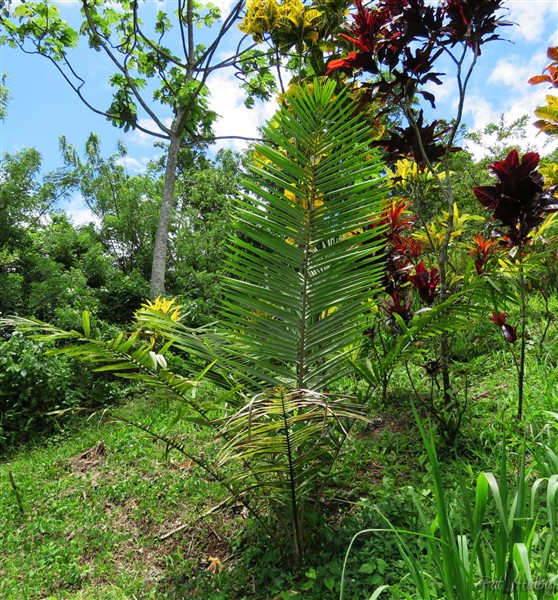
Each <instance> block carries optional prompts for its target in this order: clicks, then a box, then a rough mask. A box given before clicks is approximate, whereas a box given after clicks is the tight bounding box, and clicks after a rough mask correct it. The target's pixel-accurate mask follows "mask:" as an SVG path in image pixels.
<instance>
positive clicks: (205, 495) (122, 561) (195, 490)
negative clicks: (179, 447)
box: [0, 400, 236, 600]
mask: <svg viewBox="0 0 558 600" xmlns="http://www.w3.org/2000/svg"><path fill="white" fill-rule="evenodd" d="M119 412H121V413H124V414H125V416H126V417H127V418H130V419H132V420H144V421H145V420H146V418H147V416H149V422H150V423H152V424H153V425H156V426H158V427H163V426H167V427H168V426H169V422H168V421H169V417H170V411H169V410H168V409H167V408H166V405H165V403H159V404H155V403H153V404H152V403H149V402H145V401H143V400H140V401H138V402H137V403H134V404H131V405H130V406H128V407H127V408H125V409H122V410H121V411H119ZM95 419H97V417H93V418H92V419H91V420H90V421H89V423H88V424H87V425H86V426H84V427H82V428H81V429H80V430H78V431H76V432H75V433H74V435H73V437H72V439H71V440H70V441H67V442H63V443H56V442H54V443H50V444H46V445H45V446H43V447H40V448H36V449H34V450H31V451H22V452H20V453H19V454H17V455H16V456H14V457H13V459H12V460H10V461H9V462H5V463H3V464H1V465H0V480H1V481H2V485H1V487H0V532H1V533H2V536H1V541H0V597H2V598H6V599H12V598H13V599H14V600H20V599H22V598H45V597H51V596H52V597H56V598H88V597H95V598H104V597H106V598H121V597H122V598H134V597H137V598H149V597H151V596H150V594H152V593H155V590H160V589H162V588H164V580H165V578H166V577H167V574H168V557H169V556H171V555H172V554H173V553H176V552H177V551H178V550H181V551H182V553H183V554H188V555H189V556H190V557H191V558H192V560H193V561H194V562H196V563H199V565H200V566H201V568H203V567H204V564H203V563H204V561H205V560H206V558H207V556H209V555H215V556H218V557H219V558H220V559H221V560H224V559H225V556H224V553H226V552H227V549H228V542H227V539H228V534H229V533H230V530H231V529H232V530H234V529H235V527H236V525H235V522H234V518H232V517H231V516H230V515H227V516H226V519H225V518H221V517H220V516H218V517H216V518H213V519H212V522H211V527H210V528H208V527H207V524H206V523H205V522H204V521H203V520H201V521H197V519H198V517H199V516H200V515H202V514H203V513H204V512H205V511H207V510H209V509H211V507H212V506H214V505H216V504H218V503H219V502H220V501H221V500H222V499H223V497H224V496H223V490H222V489H221V488H220V486H218V485H217V484H215V483H213V482H210V481H208V480H207V479H206V478H205V476H204V474H203V473H202V472H200V471H199V470H197V469H194V468H192V465H191V464H190V463H188V462H186V461H184V459H183V457H181V456H180V455H178V454H176V455H173V454H171V455H170V456H169V457H168V460H167V458H166V456H165V455H166V452H165V448H164V447H162V446H161V444H158V443H154V442H153V441H152V440H151V439H150V438H149V437H148V436H146V435H145V434H143V433H142V432H140V431H139V430H137V429H134V428H133V427H130V426H127V425H124V424H118V423H98V422H95ZM182 435H183V436H184V437H186V438H187V439H188V441H189V442H190V443H191V444H192V445H193V446H195V445H202V444H203V445H208V446H209V447H210V444H209V441H208V440H206V439H205V438H204V434H203V432H200V431H196V430H195V429H194V428H193V427H190V428H188V429H184V431H183V432H182ZM10 472H11V473H13V477H14V482H15V485H16V487H17V490H18V493H19V495H20V498H21V504H22V509H23V511H24V514H23V515H21V514H20V511H19V508H18V503H17V499H16V494H15V491H14V489H13V486H12V485H11V484H10V481H9V474H10ZM189 522H191V523H192V524H193V525H192V526H191V527H187V528H185V529H184V530H183V531H182V532H179V533H176V534H174V535H173V536H171V537H170V538H168V539H166V540H163V541H161V539H160V538H161V536H163V535H164V534H166V533H167V532H169V531H171V530H173V529H175V528H177V527H178V526H180V525H181V524H188V523H189ZM88 590H91V592H90V591H88ZM89 593H90V594H93V596H88V595H87V594H89ZM153 597H155V596H153Z"/></svg>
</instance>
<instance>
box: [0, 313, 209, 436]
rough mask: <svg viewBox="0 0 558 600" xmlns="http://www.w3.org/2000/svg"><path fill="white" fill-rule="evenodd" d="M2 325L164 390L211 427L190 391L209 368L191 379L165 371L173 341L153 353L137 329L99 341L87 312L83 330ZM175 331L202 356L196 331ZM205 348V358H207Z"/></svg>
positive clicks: (18, 321) (32, 323) (19, 321)
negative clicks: (187, 340) (167, 356)
mask: <svg viewBox="0 0 558 600" xmlns="http://www.w3.org/2000/svg"><path fill="white" fill-rule="evenodd" d="M1 325H9V326H11V327H17V328H18V329H19V330H20V331H22V332H24V333H26V334H29V335H31V336H32V337H33V338H34V339H36V340H39V341H63V342H64V345H62V346H60V347H58V348H55V349H52V350H50V352H51V353H62V354H64V355H65V356H69V357H73V358H77V359H79V360H81V361H84V362H85V363H88V364H90V365H91V368H92V370H93V371H95V372H101V371H104V372H110V373H112V374H113V375H114V376H116V377H121V378H124V379H130V380H136V381H139V382H141V383H143V384H145V385H147V386H149V387H151V388H152V389H159V390H163V391H164V392H166V393H167V394H169V395H170V396H172V397H175V398H176V399H178V400H180V401H182V402H183V403H185V404H187V405H188V406H189V407H190V408H191V409H193V411H194V412H195V413H197V417H194V418H191V419H190V420H195V422H197V423H199V424H204V425H209V426H211V425H212V424H213V421H212V419H210V418H208V417H207V416H206V415H207V413H208V412H209V411H210V410H212V409H213V408H214V407H213V406H210V405H204V404H203V403H201V402H198V401H197V400H196V398H195V395H194V394H192V393H191V392H192V390H193V389H194V388H195V387H196V386H197V385H198V384H199V382H200V381H201V379H203V378H204V377H205V376H206V375H207V373H208V371H209V369H210V366H211V363H210V364H209V365H207V364H206V366H205V368H204V369H198V372H197V373H196V374H195V375H192V376H186V375H182V374H179V373H175V372H173V371H171V370H169V369H167V362H166V358H165V355H166V354H167V352H168V351H169V349H170V348H171V347H172V345H173V343H174V338H172V337H171V338H170V339H168V338H167V341H166V343H165V344H164V345H163V346H162V347H161V348H158V349H157V350H155V349H154V348H153V347H152V345H151V344H150V343H149V341H148V340H146V339H142V338H141V337H140V332H139V330H136V331H132V332H121V333H119V334H118V335H117V336H116V337H115V338H112V339H102V338H99V337H96V335H95V332H94V327H92V323H91V316H90V315H89V313H88V312H87V311H84V313H83V315H82V328H83V331H76V330H69V331H68V330H64V329H61V328H59V327H56V326H55V325H50V324H48V323H44V322H42V321H39V320H37V319H25V318H21V317H11V318H7V319H0V326H1ZM175 325H176V328H175V332H176V333H177V334H178V332H180V334H181V338H182V343H183V344H184V345H185V339H186V337H188V338H189V340H190V344H189V345H190V348H192V349H194V350H195V351H197V352H199V353H201V352H202V349H203V348H204V346H203V344H202V342H201V341H200V340H199V339H198V338H197V336H196V333H195V330H189V329H188V328H186V327H184V326H179V325H178V324H175ZM210 356H211V355H210V352H209V350H208V349H206V353H205V356H204V358H209V357H210Z"/></svg>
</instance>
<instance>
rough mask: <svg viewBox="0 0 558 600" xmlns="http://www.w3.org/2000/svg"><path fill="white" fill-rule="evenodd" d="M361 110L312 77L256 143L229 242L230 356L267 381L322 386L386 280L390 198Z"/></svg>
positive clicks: (355, 338) (337, 370) (357, 337)
mask: <svg viewBox="0 0 558 600" xmlns="http://www.w3.org/2000/svg"><path fill="white" fill-rule="evenodd" d="M356 109H357V107H356V103H355V102H354V101H352V100H351V99H350V98H349V97H348V96H347V94H346V93H340V94H338V95H335V84H334V83H332V82H327V83H323V84H322V83H319V82H317V81H316V82H315V83H314V84H313V86H308V87H305V88H300V89H298V90H297V91H296V92H295V93H293V94H292V95H290V96H289V97H288V104H287V106H283V107H282V108H281V109H280V111H279V112H278V114H277V116H276V117H275V119H274V121H273V125H272V126H270V127H268V128H267V130H266V134H265V137H266V138H267V139H269V140H270V141H269V144H268V145H265V146H257V147H256V149H255V153H254V165H253V166H252V168H251V170H252V177H251V178H250V179H246V180H245V181H244V182H243V183H244V186H245V188H246V189H247V190H248V192H249V193H248V194H246V195H245V196H244V199H243V201H242V202H241V203H240V206H239V210H238V214H237V220H236V230H237V235H236V237H234V238H233V239H232V241H231V244H230V250H229V256H228V264H227V269H228V272H229V274H230V277H229V278H228V280H227V282H226V289H225V297H226V299H227V301H226V303H225V319H226V321H227V323H228V326H229V328H230V329H231V330H232V331H234V332H235V335H236V337H237V339H238V340H239V341H240V344H238V345H237V348H236V355H231V356H230V357H229V358H230V360H231V364H234V365H235V367H236V368H235V370H236V371H237V372H244V373H245V374H246V378H247V379H248V380H249V381H251V382H252V383H254V382H257V380H258V379H260V380H261V383H260V384H259V385H260V389H261V387H262V386H265V387H267V386H270V385H271V386H274V385H285V386H287V387H293V388H299V389H303V388H304V389H318V390H319V389H323V388H324V386H326V385H327V384H328V383H329V382H331V380H332V379H334V378H335V377H339V376H341V375H342V374H343V372H344V369H345V368H346V367H347V366H348V361H347V360H346V354H347V352H348V351H349V350H350V349H352V348H354V346H355V345H358V344H359V343H360V341H361V339H362V329H363V327H364V313H365V311H366V301H367V299H368V298H370V297H371V296H373V295H374V293H375V290H377V288H378V285H379V281H380V279H381V276H382V272H381V265H380V264H379V261H378V256H379V255H380V254H381V243H380V240H379V236H378V230H377V229H376V230H375V231H373V230H372V229H370V228H368V229H367V228H366V227H365V226H366V225H369V224H370V223H372V222H374V219H375V218H376V215H377V214H378V213H379V210H380V204H381V202H382V199H383V198H384V197H385V195H386V189H385V187H384V184H383V178H382V176H381V174H380V172H381V170H382V165H381V164H380V162H379V161H378V159H377V157H376V156H374V155H372V154H371V152H370V150H369V147H368V142H369V138H370V134H369V132H368V130H367V126H366V125H365V124H364V123H363V122H362V121H361V120H360V119H359V118H357V117H356V116H355V114H356V112H357V111H356Z"/></svg>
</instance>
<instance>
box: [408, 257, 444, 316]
mask: <svg viewBox="0 0 558 600" xmlns="http://www.w3.org/2000/svg"><path fill="white" fill-rule="evenodd" d="M407 280H408V281H410V282H411V283H412V284H413V285H414V286H415V288H416V289H417V290H418V293H419V295H420V297H421V300H422V301H423V302H424V303H425V304H428V305H430V304H432V303H433V302H434V300H435V299H436V296H437V295H438V284H439V283H440V275H439V274H438V269H430V270H428V269H427V268H426V267H425V266H424V263H422V262H420V263H419V264H418V265H417V266H416V268H415V274H414V275H407Z"/></svg>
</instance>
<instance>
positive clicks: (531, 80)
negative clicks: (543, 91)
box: [527, 75, 552, 85]
mask: <svg viewBox="0 0 558 600" xmlns="http://www.w3.org/2000/svg"><path fill="white" fill-rule="evenodd" d="M545 81H548V83H551V82H552V79H550V77H549V76H548V75H535V76H534V77H531V78H529V79H528V80H527V83H530V84H531V85H537V84H539V83H544V82H545Z"/></svg>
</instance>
